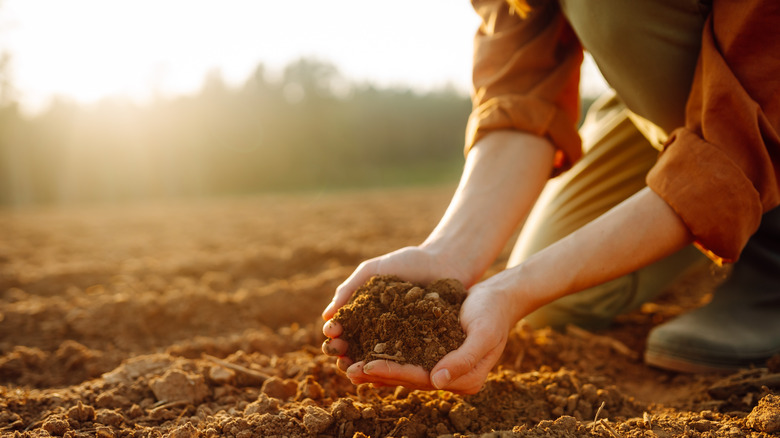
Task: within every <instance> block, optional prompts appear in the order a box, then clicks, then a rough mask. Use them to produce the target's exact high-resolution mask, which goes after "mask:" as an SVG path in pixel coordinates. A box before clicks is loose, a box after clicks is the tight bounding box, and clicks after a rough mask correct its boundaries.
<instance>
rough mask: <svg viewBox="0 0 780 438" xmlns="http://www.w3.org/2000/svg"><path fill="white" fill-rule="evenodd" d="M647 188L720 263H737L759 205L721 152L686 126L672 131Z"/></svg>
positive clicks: (753, 229)
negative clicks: (678, 217)
mask: <svg viewBox="0 0 780 438" xmlns="http://www.w3.org/2000/svg"><path fill="white" fill-rule="evenodd" d="M647 185H648V186H649V187H650V188H651V189H652V190H653V191H654V192H656V193H657V194H658V195H659V196H661V198H663V199H664V201H666V203H667V204H669V206H671V207H672V209H674V211H675V212H676V213H677V214H678V215H679V216H680V218H681V219H682V220H683V222H684V223H685V225H686V226H687V227H688V230H690V232H691V234H693V236H694V238H695V240H696V244H697V246H698V247H699V249H701V250H702V251H703V252H704V253H705V254H707V255H708V256H709V257H710V258H712V259H713V260H715V261H716V262H718V263H722V262H734V261H736V260H737V259H738V258H739V254H740V252H742V249H743V248H744V247H745V244H746V243H747V241H748V239H749V238H750V236H751V235H753V233H755V232H756V230H757V229H758V226H759V224H760V223H761V215H762V213H763V207H762V203H761V199H760V196H759V193H758V191H757V190H756V188H755V187H754V186H753V183H752V182H751V181H750V179H748V177H747V176H746V175H745V173H744V172H743V171H742V169H740V168H739V166H737V165H736V163H734V161H732V160H731V158H729V157H728V156H727V155H726V154H724V153H723V152H722V151H721V150H720V149H718V148H717V147H715V146H714V145H712V144H710V143H708V142H706V141H705V140H703V139H702V138H700V137H699V136H698V135H696V134H695V133H693V132H692V131H690V130H688V129H686V128H679V129H677V130H675V131H674V132H672V135H671V136H670V137H669V140H667V142H666V147H665V150H664V151H663V152H662V153H661V155H660V157H659V159H658V162H657V163H656V164H655V166H654V167H653V168H652V169H651V170H650V172H649V173H648V174H647Z"/></svg>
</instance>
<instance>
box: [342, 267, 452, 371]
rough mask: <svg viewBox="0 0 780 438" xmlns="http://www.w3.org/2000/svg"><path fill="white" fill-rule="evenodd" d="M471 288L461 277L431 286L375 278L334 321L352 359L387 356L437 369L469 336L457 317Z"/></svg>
mask: <svg viewBox="0 0 780 438" xmlns="http://www.w3.org/2000/svg"><path fill="white" fill-rule="evenodd" d="M465 299H466V288H465V287H463V284H461V283H460V282H459V281H458V280H455V279H441V280H439V281H434V282H432V283H431V284H429V285H421V284H414V283H410V282H406V281H403V280H402V279H400V278H398V277H396V276H376V277H373V278H371V279H370V280H369V281H368V282H367V283H366V284H365V285H363V286H362V287H360V288H358V290H357V291H356V292H355V294H354V295H353V296H352V298H351V299H350V301H349V303H347V304H346V305H345V306H344V307H342V308H341V309H339V311H338V312H337V313H336V316H334V318H333V319H334V320H335V321H337V322H339V323H340V324H341V325H342V327H343V328H344V335H343V336H342V338H343V339H344V340H345V341H347V343H348V345H349V348H348V349H347V356H348V357H350V358H351V359H352V360H353V361H361V360H362V361H365V362H366V363H368V362H370V361H372V360H375V359H388V360H392V361H394V362H398V363H409V364H412V365H420V366H422V367H423V368H425V369H426V370H431V369H433V366H434V365H436V363H437V362H439V360H440V359H441V358H442V357H444V355H446V354H447V353H449V352H450V351H452V350H455V349H457V348H458V347H460V345H461V344H462V343H463V341H464V340H465V339H466V333H465V332H464V331H463V328H462V327H461V326H460V321H459V319H458V315H459V314H460V306H461V304H462V303H463V300H465Z"/></svg>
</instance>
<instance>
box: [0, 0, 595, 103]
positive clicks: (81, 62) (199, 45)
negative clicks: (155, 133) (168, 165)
mask: <svg viewBox="0 0 780 438" xmlns="http://www.w3.org/2000/svg"><path fill="white" fill-rule="evenodd" d="M477 23H478V21H477V17H476V14H475V13H474V11H473V10H472V9H471V5H470V3H469V1H467V0H458V1H455V0H395V1H392V2H386V1H371V0H329V1H322V0H319V1H314V0H298V1H292V0H283V1H267V0H132V1H129V0H68V1H62V0H4V1H2V3H0V51H6V52H8V53H10V55H11V67H12V70H11V73H12V78H11V79H12V83H13V85H14V87H15V89H16V90H17V93H18V94H17V97H18V99H19V100H20V102H21V104H22V107H23V108H24V109H25V110H27V111H32V112H34V111H37V110H40V109H41V108H43V107H45V105H46V104H47V103H48V102H49V100H50V99H51V97H52V96H53V95H64V96H68V97H70V98H72V99H75V100H76V101H78V102H83V103H89V102H94V101H96V100H99V99H100V98H102V97H105V96H108V95H124V96H129V97H131V98H133V99H136V100H139V101H143V100H144V99H147V98H149V97H151V96H153V95H154V94H155V93H156V94H163V95H172V94H180V93H192V92H195V91H197V90H198V89H199V88H200V86H201V84H202V82H203V78H204V76H205V75H206V73H207V72H209V71H212V70H215V69H218V70H219V71H220V72H221V74H222V76H223V78H224V79H225V80H226V81H227V82H228V83H230V84H239V83H241V82H243V81H244V80H246V78H247V77H249V75H250V74H251V72H252V71H253V70H254V69H255V67H257V65H258V64H259V63H261V62H262V63H263V64H265V65H266V66H267V67H268V68H269V69H270V70H271V71H276V72H278V71H280V70H281V68H282V67H283V66H284V65H286V64H287V63H289V62H290V61H293V60H295V59H298V58H300V57H302V56H306V57H316V58H318V59H321V60H325V61H329V62H332V63H334V64H335V65H337V66H338V68H339V69H340V71H341V72H342V73H343V74H344V75H345V76H346V77H347V78H349V79H353V80H358V81H362V80H367V81H371V82H374V83H376V84H378V85H390V84H403V85H410V86H413V87H415V88H418V89H430V88H433V87H437V86H441V85H444V84H451V85H454V86H455V87H456V88H458V89H461V90H463V91H467V90H468V89H469V83H470V65H471V50H472V46H471V44H472V37H473V34H474V31H475V29H476V26H477ZM589 68H590V70H589V71H593V70H592V65H589ZM590 76H593V75H590ZM589 80H590V79H589ZM592 82H593V85H585V87H586V88H588V87H593V86H596V87H598V84H599V81H598V80H595V81H592ZM588 84H590V82H588Z"/></svg>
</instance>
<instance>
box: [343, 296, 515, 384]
mask: <svg viewBox="0 0 780 438" xmlns="http://www.w3.org/2000/svg"><path fill="white" fill-rule="evenodd" d="M516 304H517V303H515V302H514V299H513V298H512V296H511V294H509V293H507V292H504V291H502V290H500V289H493V288H490V287H485V286H483V285H476V286H474V287H473V288H472V289H471V290H470V291H469V295H468V297H467V298H466V301H464V303H463V306H462V308H461V313H460V321H461V325H462V326H463V329H464V331H465V332H466V340H465V341H464V342H463V344H462V345H461V346H460V347H459V348H458V349H457V350H454V351H451V352H450V353H448V354H447V355H445V356H444V357H443V358H442V359H441V360H440V361H439V362H438V363H437V364H436V365H435V366H434V367H433V369H432V370H431V371H430V372H427V371H425V370H424V369H423V368H422V367H420V366H415V365H409V364H399V363H396V362H391V361H388V360H374V361H371V362H368V363H364V362H356V363H351V362H350V363H342V364H340V366H346V375H347V377H348V378H349V379H350V380H351V381H352V383H354V384H360V383H373V384H375V385H377V386H388V385H392V386H399V385H400V386H404V387H407V388H410V389H425V390H435V389H444V390H448V391H452V392H456V393H462V394H474V393H477V392H479V390H480V389H481V388H482V385H483V384H484V383H485V380H486V379H487V376H488V373H489V372H490V370H491V369H492V368H493V366H494V365H495V364H496V362H497V361H498V359H499V357H500V356H501V353H502V352H503V351H504V347H505V346H506V341H507V335H508V333H509V330H510V328H511V327H512V326H513V325H514V323H515V322H516V321H517V320H516V315H517V312H516V311H517V310H518V309H517V306H516ZM335 341H337V339H334V340H333V342H335ZM342 342H343V341H342ZM342 369H344V368H342Z"/></svg>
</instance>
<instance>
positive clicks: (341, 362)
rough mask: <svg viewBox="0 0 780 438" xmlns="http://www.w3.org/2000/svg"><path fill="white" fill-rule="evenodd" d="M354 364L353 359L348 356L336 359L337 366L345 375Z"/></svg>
mask: <svg viewBox="0 0 780 438" xmlns="http://www.w3.org/2000/svg"><path fill="white" fill-rule="evenodd" d="M352 364H353V362H352V359H350V358H348V357H347V356H339V358H338V359H336V366H337V367H338V368H339V369H340V370H341V371H344V372H345V373H346V372H347V369H349V367H350V366H352Z"/></svg>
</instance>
